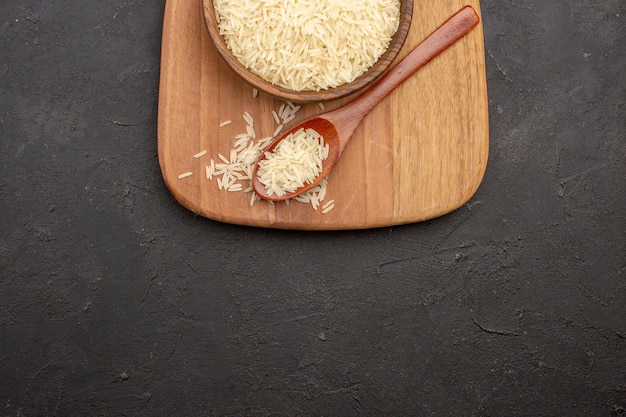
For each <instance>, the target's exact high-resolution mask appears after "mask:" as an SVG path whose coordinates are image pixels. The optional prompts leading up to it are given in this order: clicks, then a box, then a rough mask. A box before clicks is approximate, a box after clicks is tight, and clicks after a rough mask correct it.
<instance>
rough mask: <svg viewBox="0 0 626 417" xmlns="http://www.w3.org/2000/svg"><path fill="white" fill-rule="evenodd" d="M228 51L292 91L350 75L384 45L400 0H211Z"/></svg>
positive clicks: (322, 86) (364, 67)
mask: <svg viewBox="0 0 626 417" xmlns="http://www.w3.org/2000/svg"><path fill="white" fill-rule="evenodd" d="M213 5H214V7H215V15H216V18H217V22H218V25H219V28H220V33H221V35H222V36H223V37H224V40H225V42H226V45H227V46H228V48H229V49H230V50H231V52H232V53H233V55H234V56H235V57H237V59H238V60H239V61H240V62H241V63H242V64H243V65H244V66H246V67H247V68H249V69H250V70H251V71H252V72H254V73H256V74H258V75H259V76H260V77H262V78H264V79H265V80H267V81H269V82H271V83H273V84H276V85H279V86H282V87H286V88H290V89H292V90H296V91H303V90H313V91H319V90H323V89H327V88H332V87H337V86H339V85H341V84H344V83H348V82H350V81H353V80H354V79H355V78H357V77H358V76H359V75H361V74H363V73H364V72H365V71H367V70H368V69H369V68H370V67H371V66H372V65H374V63H375V62H376V61H377V60H378V59H379V58H380V56H381V55H382V54H383V53H384V52H385V51H386V50H387V48H388V46H389V43H390V41H391V38H392V36H393V34H394V33H395V32H396V30H397V29H398V24H399V17H400V0H324V1H322V0H298V1H288V0H214V1H213Z"/></svg>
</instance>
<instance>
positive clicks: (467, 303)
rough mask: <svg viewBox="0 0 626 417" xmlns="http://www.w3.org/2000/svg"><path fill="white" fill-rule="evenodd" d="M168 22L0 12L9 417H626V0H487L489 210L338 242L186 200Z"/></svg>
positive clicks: (112, 13) (8, 7)
mask: <svg viewBox="0 0 626 417" xmlns="http://www.w3.org/2000/svg"><path fill="white" fill-rule="evenodd" d="M176 1H192V0H176ZM194 1H195V0H194ZM163 5H164V2H163V1H156V0H154V1H132V0H115V1H96V0H80V1H79V0H58V1H49V0H46V1H44V0H12V1H9V0H2V1H0V86H1V89H0V92H1V100H0V140H1V142H0V170H1V171H0V213H1V215H0V416H200V415H203V416H221V415H228V416H231V415H232V416H237V415H248V416H296V415H312V416H313V415H316V416H317V415H319V416H321V415H326V416H357V415H363V416H403V415H407V416H408V415H415V416H425V415H432V416H443V415H451V416H513V415H516V416H565V415H567V416H621V415H625V414H626V411H625V409H626V305H625V300H626V216H625V211H626V143H625V140H624V139H625V129H624V128H625V114H624V111H625V109H624V103H625V96H626V92H625V80H626V76H625V73H624V71H625V68H626V58H625V54H624V44H625V39H624V26H625V22H624V16H625V13H626V10H624V9H625V2H624V1H623V0H573V1H572V0H568V1H565V0H548V1H543V0H542V1H539V0H535V1H531V0H521V1H495V0H488V1H483V2H482V7H483V13H484V28H485V36H486V38H485V44H486V59H487V78H488V86H489V96H490V100H489V110H490V125H491V146H490V157H489V165H488V168H487V173H486V176H485V179H484V182H483V184H482V185H481V187H480V189H479V191H478V193H477V194H476V195H475V196H474V198H473V199H472V200H471V201H470V203H469V204H467V205H466V206H464V207H462V208H461V209H459V210H458V211H456V212H454V213H452V214H450V215H447V216H445V217H442V218H440V219H436V220H433V221H429V222H426V223H421V224H414V225H407V226H402V227H394V228H384V229H378V230H367V231H355V232H341V233H339V232H328V233H303V232H302V233H301V232H285V231H275V230H263V229H254V228H244V227H238V226H232V225H227V224H220V223H216V222H213V221H210V220H206V219H203V218H200V217H197V216H194V215H193V214H192V213H190V212H188V211H186V210H185V209H184V208H182V207H181V206H179V205H178V204H177V203H176V202H175V201H174V200H173V198H172V197H171V196H170V194H169V193H168V191H167V189H166V187H165V185H164V184H163V181H162V179H161V177H160V172H159V166H158V160H157V155H156V117H157V98H158V79H159V51H160V35H161V26H162V17H163Z"/></svg>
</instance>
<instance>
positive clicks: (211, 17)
mask: <svg viewBox="0 0 626 417" xmlns="http://www.w3.org/2000/svg"><path fill="white" fill-rule="evenodd" d="M400 1H401V3H400V23H399V26H398V30H397V31H396V33H395V34H394V35H393V37H392V39H391V43H390V44H389V48H387V50H386V51H385V53H384V54H383V55H381V57H380V58H379V59H378V61H376V63H375V64H374V65H373V66H372V67H371V68H370V69H369V70H368V71H367V72H366V73H364V74H362V75H361V76H359V77H358V78H356V79H355V80H354V81H352V82H350V83H347V84H343V85H340V86H338V87H333V88H329V89H327V90H320V91H294V90H290V89H288V88H284V87H280V86H277V85H274V84H272V83H270V82H268V81H266V80H264V79H263V78H261V77H260V76H258V75H256V74H254V73H253V72H251V71H250V70H248V69H247V68H246V67H245V66H244V65H243V64H242V63H241V62H239V60H238V59H237V58H236V57H235V56H234V55H233V54H232V53H231V52H230V49H228V47H227V46H226V43H225V41H224V38H223V37H222V36H221V35H220V33H219V29H218V26H217V21H216V19H215V9H214V7H213V0H203V5H204V7H203V9H204V21H205V25H206V27H207V29H208V32H209V36H210V38H211V40H212V41H213V44H214V46H215V48H216V49H217V51H218V53H219V54H220V56H221V57H222V59H223V60H224V61H226V63H227V64H228V66H229V67H230V68H232V69H233V70H234V71H235V73H237V74H238V75H239V76H240V77H241V78H243V79H244V80H245V81H246V82H247V83H248V84H250V85H252V86H253V87H254V88H256V89H258V90H260V91H264V92H266V93H268V94H270V95H272V96H274V97H277V98H280V99H283V100H289V101H293V102H321V101H328V100H335V99H339V98H342V97H346V96H348V95H351V94H353V93H356V92H358V91H361V90H364V89H365V88H366V87H368V86H369V85H371V84H372V83H374V82H375V81H376V80H378V79H379V78H380V77H381V76H382V75H383V74H384V73H385V72H386V71H387V69H388V68H389V67H390V66H391V64H392V63H393V61H394V60H395V59H396V57H397V56H398V54H399V53H400V50H401V49H402V47H403V46H404V43H405V41H406V39H407V37H408V34H409V29H410V28H411V22H412V20H413V19H412V17H413V0H400Z"/></svg>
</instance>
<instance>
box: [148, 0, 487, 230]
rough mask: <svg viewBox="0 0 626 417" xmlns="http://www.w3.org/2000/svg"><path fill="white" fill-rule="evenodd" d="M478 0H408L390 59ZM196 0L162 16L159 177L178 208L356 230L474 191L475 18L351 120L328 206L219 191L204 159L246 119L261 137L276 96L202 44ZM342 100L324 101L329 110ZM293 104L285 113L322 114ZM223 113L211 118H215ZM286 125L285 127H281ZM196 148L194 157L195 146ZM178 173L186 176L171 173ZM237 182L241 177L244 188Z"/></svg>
mask: <svg viewBox="0 0 626 417" xmlns="http://www.w3.org/2000/svg"><path fill="white" fill-rule="evenodd" d="M467 4H469V5H471V6H473V7H474V9H475V10H476V12H477V13H479V14H480V9H479V1H478V0H447V1H441V0H416V1H415V6H414V14H413V23H412V25H411V30H410V33H409V36H408V39H407V41H406V43H405V45H404V48H403V50H402V52H401V53H400V57H399V59H401V58H402V57H404V56H405V55H406V54H407V53H408V51H410V50H411V49H412V48H413V47H415V46H416V45H417V44H418V43H419V42H420V41H421V40H423V39H424V38H425V37H426V36H428V35H429V34H430V33H431V32H432V31H434V30H435V29H436V28H437V27H438V26H440V25H441V24H442V23H443V22H445V21H446V20H447V19H448V17H450V16H452V15H453V14H454V13H455V12H457V11H458V10H460V9H461V8H462V7H463V6H465V5H467ZM202 7H203V6H202V0H167V2H166V6H165V19H164V25H163V40H162V59H161V82H160V92H159V115H158V153H159V163H160V166H161V171H162V174H163V178H164V180H165V183H166V184H167V187H168V188H169V190H170V191H171V193H172V194H173V196H174V197H175V198H176V199H177V200H178V201H179V202H180V203H181V204H182V205H183V206H185V207H187V208H188V209H189V210H191V211H193V212H194V213H197V214H199V215H201V216H205V217H208V218H210V219H214V220H218V221H222V222H228V223H235V224H241V225H250V226H260V227H271V228H282V229H302V230H337V229H363V228H372V227H383V226H391V225H397V224H405V223H412V222H418V221H423V220H428V219H432V218H434V217H437V216H441V215H444V214H446V213H449V212H451V211H453V210H455V209H457V208H459V207H460V206H462V205H463V204H465V203H466V202H467V201H468V200H469V199H470V198H471V196H472V195H473V194H474V193H475V191H476V190H477V188H478V186H479V184H480V182H481V180H482V177H483V174H484V172H485V168H486V165H487V155H488V149H489V131H488V110H487V86H486V76H485V56H484V49H483V31H482V25H479V26H478V27H476V28H475V29H474V30H473V31H472V32H471V33H470V34H469V35H468V36H466V37H465V38H463V39H461V40H460V41H459V42H457V43H456V44H455V45H453V46H452V47H451V48H450V49H448V50H446V51H444V52H443V53H442V54H441V55H440V56H439V57H437V58H435V59H434V60H433V61H432V62H431V63H429V64H428V65H427V66H426V67H424V68H423V69H421V70H420V72H418V73H417V74H415V75H414V76H413V77H411V78H410V79H409V80H408V81H406V82H405V83H404V84H403V85H401V86H400V87H399V88H398V89H397V90H395V91H394V92H393V93H392V94H391V95H390V96H388V97H387V98H386V99H385V100H383V102H381V103H380V104H379V105H378V107H376V108H375V109H374V110H373V111H372V112H371V113H370V114H369V115H368V116H367V117H366V119H365V120H364V121H363V123H362V125H361V126H360V127H359V128H358V129H357V131H356V133H355V135H354V137H353V138H352V140H351V142H350V143H349V144H348V147H347V148H346V151H345V153H344V155H343V157H342V160H341V161H340V162H339V164H338V165H337V167H336V168H335V170H334V171H333V172H332V173H331V175H330V176H329V181H328V188H327V196H326V202H328V201H330V200H334V209H332V210H331V211H329V212H328V213H325V214H323V213H322V210H321V208H318V209H317V210H314V209H313V207H312V206H311V205H308V204H303V203H296V202H292V203H291V204H289V205H286V204H284V203H276V204H272V203H268V202H266V201H257V202H255V203H254V205H252V206H251V205H250V194H246V193H244V192H228V191H224V190H219V189H218V185H217V181H216V180H215V179H213V180H211V181H210V180H208V179H207V177H206V175H205V166H206V165H207V164H208V163H209V161H210V159H211V158H213V159H214V160H215V161H216V162H221V161H219V159H218V156H217V155H218V153H221V154H222V155H224V156H226V157H227V158H228V157H229V153H230V150H231V148H232V147H233V143H234V139H233V138H234V136H235V135H237V134H240V133H245V132H246V122H245V121H244V119H243V118H242V115H243V113H244V112H248V113H249V114H250V115H251V116H252V117H253V118H254V128H255V132H256V135H257V137H262V136H271V135H272V134H273V132H274V130H275V127H276V123H275V120H274V117H273V115H272V110H276V111H278V110H279V108H280V106H281V104H283V102H282V101H280V100H277V99H274V98H272V97H269V96H267V95H265V94H263V93H258V95H256V96H255V94H254V92H253V88H252V87H250V86H249V85H247V84H246V83H244V82H243V81H241V79H239V78H238V76H237V75H235V74H234V73H233V72H232V71H231V70H230V68H228V67H227V65H226V64H225V63H223V62H222V61H221V58H220V57H219V56H218V54H217V51H216V50H215V49H214V47H213V45H212V44H211V41H210V38H209V36H208V33H207V29H206V26H205V22H204V15H203V10H202ZM349 99H350V98H346V99H342V100H337V101H334V102H327V103H325V104H324V105H325V109H326V110H330V109H332V108H335V107H337V106H339V105H341V104H344V103H345V102H347V101H348V100H349ZM321 111H322V110H321V108H320V106H319V105H317V104H308V105H305V106H302V109H300V110H299V111H298V112H297V113H296V118H295V119H294V120H293V122H292V123H297V122H298V121H299V120H302V119H304V118H305V117H308V116H311V115H314V114H316V113H319V112H321ZM227 120H231V121H232V123H230V124H228V125H226V126H223V127H219V126H220V124H221V122H224V121H227ZM286 127H287V126H286ZM202 151H206V154H204V155H202V156H199V157H194V156H198V153H200V152H202ZM181 174H186V175H187V176H184V178H180V177H179V176H181ZM244 188H245V186H244Z"/></svg>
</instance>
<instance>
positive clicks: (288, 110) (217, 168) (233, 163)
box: [181, 102, 328, 210]
mask: <svg viewBox="0 0 626 417" xmlns="http://www.w3.org/2000/svg"><path fill="white" fill-rule="evenodd" d="M299 110H300V106H297V105H295V104H294V103H291V102H285V103H283V104H282V105H281V107H280V109H278V111H276V110H273V111H272V117H273V119H274V121H275V123H276V127H275V133H274V134H273V135H272V136H266V137H262V138H260V139H256V138H254V137H252V136H251V135H250V134H251V133H253V132H252V131H251V130H249V129H248V127H251V126H254V119H253V117H252V115H250V114H249V113H248V112H245V113H244V114H243V115H242V118H243V120H244V122H245V128H246V133H239V134H237V135H235V136H234V137H233V145H232V147H231V149H230V151H229V153H228V158H227V157H226V156H225V155H224V154H221V153H218V154H217V157H216V158H215V159H214V158H211V159H210V160H209V163H207V164H206V165H205V166H204V171H205V177H206V179H207V180H209V181H214V180H217V181H216V182H217V188H218V189H219V190H222V191H224V192H243V193H249V194H250V198H249V204H250V206H253V205H254V203H255V202H257V201H260V200H261V199H260V197H259V196H258V195H257V194H256V193H255V192H254V189H253V188H252V182H251V178H252V171H253V169H254V164H255V163H256V161H257V159H258V157H259V156H261V154H262V153H263V152H264V151H265V148H266V147H267V146H268V145H269V144H270V143H271V142H272V141H273V140H274V139H275V137H276V136H277V135H278V134H279V133H280V131H281V129H282V126H284V124H285V120H286V119H290V118H293V117H295V115H296V113H297V112H298V111H299ZM230 122H231V121H230V120H229V121H228V123H230ZM222 123H224V122H222ZM308 134H309V135H313V136H314V137H316V138H318V140H320V139H321V137H320V136H319V134H317V132H315V131H308ZM316 134H317V136H315V135H316ZM203 152H204V151H203ZM198 154H199V153H198ZM198 154H196V155H198ZM324 154H325V153H324V152H322V153H319V152H318V155H321V156H322V157H323V156H324ZM203 155H204V153H203V154H202V156H203ZM216 159H217V162H216ZM191 174H192V173H191V172H188V173H185V174H181V177H182V178H184V177H186V176H189V175H191ZM327 183H328V180H327V179H326V178H324V179H323V180H322V181H321V182H320V183H319V184H317V185H316V186H315V187H313V188H311V189H310V190H308V191H307V192H306V193H303V194H301V195H300V196H298V197H297V198H294V200H295V201H297V202H300V203H305V204H310V205H311V207H312V208H313V209H314V210H317V209H318V207H319V206H320V204H321V203H322V202H323V201H324V198H325V196H326V190H327ZM268 204H273V203H272V202H268ZM285 204H286V205H288V204H289V200H287V201H285Z"/></svg>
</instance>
